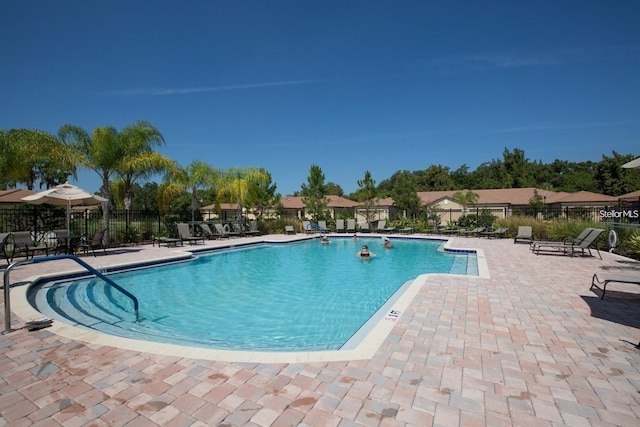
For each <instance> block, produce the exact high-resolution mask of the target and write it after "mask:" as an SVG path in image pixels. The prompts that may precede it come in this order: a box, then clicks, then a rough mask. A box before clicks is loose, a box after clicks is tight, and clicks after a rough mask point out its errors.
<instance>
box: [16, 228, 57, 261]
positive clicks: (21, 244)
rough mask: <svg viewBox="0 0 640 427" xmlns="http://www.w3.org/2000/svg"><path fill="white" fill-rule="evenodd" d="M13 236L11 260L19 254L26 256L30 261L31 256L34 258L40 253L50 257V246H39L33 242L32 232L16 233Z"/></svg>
mask: <svg viewBox="0 0 640 427" xmlns="http://www.w3.org/2000/svg"><path fill="white" fill-rule="evenodd" d="M11 235H12V236H13V255H12V256H11V260H13V258H14V257H15V256H16V255H17V254H25V257H26V258H27V259H29V255H31V258H33V256H34V255H35V254H36V253H38V252H44V253H45V255H49V246H47V245H46V244H42V245H37V244H36V242H34V241H33V238H32V237H31V232H30V231H14V232H13V233H11Z"/></svg>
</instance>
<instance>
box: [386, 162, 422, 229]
mask: <svg viewBox="0 0 640 427" xmlns="http://www.w3.org/2000/svg"><path fill="white" fill-rule="evenodd" d="M394 176H395V180H394V186H393V189H392V190H391V197H392V198H393V201H394V202H395V205H396V207H398V208H399V209H401V210H403V211H405V212H406V214H407V215H408V216H410V217H412V218H415V217H416V215H417V214H418V212H419V211H420V208H421V201H420V198H419V197H418V194H417V189H416V181H415V178H414V176H413V175H412V174H411V172H409V171H406V170H405V171H402V172H396V174H394Z"/></svg>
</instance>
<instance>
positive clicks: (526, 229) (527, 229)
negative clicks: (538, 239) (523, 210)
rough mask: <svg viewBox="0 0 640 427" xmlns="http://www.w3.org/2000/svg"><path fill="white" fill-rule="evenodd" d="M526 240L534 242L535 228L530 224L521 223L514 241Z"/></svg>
mask: <svg viewBox="0 0 640 427" xmlns="http://www.w3.org/2000/svg"><path fill="white" fill-rule="evenodd" d="M518 242H526V243H529V244H531V243H532V242H533V229H532V228H531V226H530V225H521V226H519V227H518V232H517V233H516V235H515V237H514V238H513V243H514V244H515V243H518Z"/></svg>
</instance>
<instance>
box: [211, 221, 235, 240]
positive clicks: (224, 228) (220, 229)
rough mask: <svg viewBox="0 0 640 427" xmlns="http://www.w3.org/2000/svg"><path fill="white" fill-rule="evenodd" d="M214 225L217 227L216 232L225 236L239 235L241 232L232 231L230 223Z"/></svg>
mask: <svg viewBox="0 0 640 427" xmlns="http://www.w3.org/2000/svg"><path fill="white" fill-rule="evenodd" d="M214 227H215V228H216V232H217V233H218V234H220V235H222V236H223V237H239V236H240V233H236V232H235V231H231V229H230V228H229V224H225V225H222V224H215V225H214Z"/></svg>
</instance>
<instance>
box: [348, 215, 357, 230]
mask: <svg viewBox="0 0 640 427" xmlns="http://www.w3.org/2000/svg"><path fill="white" fill-rule="evenodd" d="M355 232H356V220H355V219H353V218H349V219H348V220H347V233H355Z"/></svg>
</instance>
